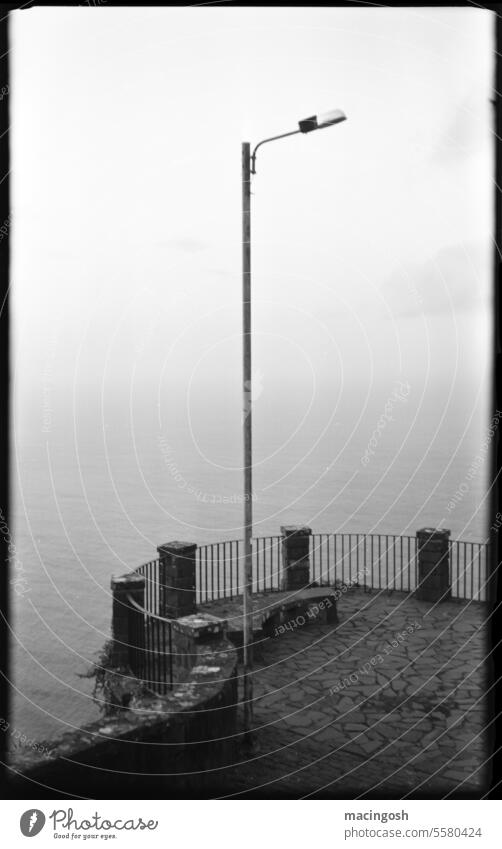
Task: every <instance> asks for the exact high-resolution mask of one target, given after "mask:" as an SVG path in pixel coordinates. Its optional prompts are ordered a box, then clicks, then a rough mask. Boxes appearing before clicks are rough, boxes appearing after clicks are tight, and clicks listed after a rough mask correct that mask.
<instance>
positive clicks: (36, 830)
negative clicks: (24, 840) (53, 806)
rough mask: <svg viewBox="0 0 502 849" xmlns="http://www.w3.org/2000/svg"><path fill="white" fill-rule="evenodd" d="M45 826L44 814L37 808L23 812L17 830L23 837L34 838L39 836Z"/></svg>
mask: <svg viewBox="0 0 502 849" xmlns="http://www.w3.org/2000/svg"><path fill="white" fill-rule="evenodd" d="M44 825H45V814H44V813H42V811H39V810H38V808H30V810H29V811H25V812H24V814H23V815H22V817H21V819H20V820H19V828H20V829H21V832H22V833H23V834H24V836H25V837H35V834H40V832H41V831H42V829H43V827H44Z"/></svg>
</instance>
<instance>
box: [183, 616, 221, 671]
mask: <svg viewBox="0 0 502 849" xmlns="http://www.w3.org/2000/svg"><path fill="white" fill-rule="evenodd" d="M171 627H172V631H173V654H174V657H173V680H174V681H184V680H186V675H187V672H189V671H190V670H192V669H193V668H194V667H195V668H197V667H198V666H199V665H200V673H201V675H204V674H205V673H207V672H208V671H215V665H218V652H217V651H216V652H215V653H214V655H213V654H212V653H211V643H214V644H215V645H217V644H218V643H220V641H221V640H222V639H223V637H224V636H225V633H226V630H227V620H226V619H219V618H218V617H217V616H212V615H211V614H210V613H194V614H191V615H190V616H182V617H181V618H180V619H177V620H176V621H175V622H173V623H172V625H171ZM213 661H214V664H215V665H213Z"/></svg>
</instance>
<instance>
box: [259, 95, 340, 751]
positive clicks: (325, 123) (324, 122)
mask: <svg viewBox="0 0 502 849" xmlns="http://www.w3.org/2000/svg"><path fill="white" fill-rule="evenodd" d="M345 120H346V116H345V115H344V113H343V112H342V111H341V110H340V109H335V110H333V111H332V112H327V113H325V114H324V115H319V116H318V115H313V116H312V117H310V118H305V119H304V120H303V121H299V122H298V129H297V130H292V131H291V132H289V133H282V135H280V136H272V137H271V138H269V139H263V141H261V142H259V143H258V144H257V145H256V147H255V148H254V150H253V153H252V154H251V152H250V151H251V148H250V144H249V142H243V143H242V401H243V430H244V587H243V594H242V601H243V604H242V608H243V609H242V616H243V629H242V630H243V663H244V670H243V683H244V734H245V737H246V738H248V740H249V735H250V732H251V726H252V721H253V679H252V668H253V607H252V589H253V550H252V537H253V499H252V485H253V451H252V426H251V425H252V395H251V391H252V382H251V175H252V174H256V152H257V150H258V148H259V147H261V145H262V144H266V143H267V142H271V141H276V140H277V139H284V138H286V137H287V136H294V135H296V134H297V133H310V132H312V131H313V130H322V129H324V128H325V127H330V126H332V125H333V124H339V123H340V122H341V121H345Z"/></svg>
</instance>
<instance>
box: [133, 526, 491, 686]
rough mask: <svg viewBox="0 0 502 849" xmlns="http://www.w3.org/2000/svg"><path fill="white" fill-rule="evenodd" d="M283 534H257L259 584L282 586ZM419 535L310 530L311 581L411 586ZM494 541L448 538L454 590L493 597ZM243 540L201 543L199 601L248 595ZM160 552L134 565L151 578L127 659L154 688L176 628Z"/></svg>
mask: <svg viewBox="0 0 502 849" xmlns="http://www.w3.org/2000/svg"><path fill="white" fill-rule="evenodd" d="M282 541H283V538H282V537H281V536H266V537H256V538H254V539H253V541H252V544H253V587H252V590H253V592H254V593H256V592H265V591H270V590H272V591H273V590H279V589H280V582H281V571H282V550H281V549H282ZM417 554H418V551H417V539H416V537H414V536H400V535H396V534H351V533H320V534H312V535H311V536H310V583H311V584H316V585H318V586H321V587H322V586H334V585H336V584H343V585H346V586H359V587H361V588H362V589H364V590H365V591H369V590H375V589H376V590H381V591H385V592H394V591H398V592H412V591H413V590H415V589H416V588H417V572H418V568H417ZM488 554H489V548H488V545H487V544H485V543H481V542H466V541H463V540H451V541H450V543H449V561H450V579H451V594H452V597H453V598H460V599H471V600H474V601H487V600H488V599H489V597H490V590H489V586H488V581H489V559H488ZM243 561H244V544H243V541H242V540H226V541H224V542H216V543H208V544H207V545H201V546H199V547H198V548H197V552H196V563H195V583H196V603H197V604H203V603H204V602H207V601H214V600H218V599H223V598H234V597H235V596H239V595H242V587H243V577H244V562H243ZM159 562H160V561H159V560H158V559H156V560H150V561H149V562H148V563H144V564H143V565H142V566H139V567H138V568H137V569H136V570H135V571H136V572H137V573H138V574H139V575H142V576H143V577H144V578H145V596H144V607H142V606H141V605H139V604H138V603H137V602H136V601H135V600H134V599H133V598H132V596H128V597H127V598H128V606H129V613H128V616H129V646H128V656H129V665H130V667H131V670H132V672H133V673H134V674H135V675H136V676H137V677H138V678H139V679H141V680H143V681H144V682H145V685H146V686H147V687H148V688H149V689H150V690H153V691H154V692H156V693H159V694H161V695H162V694H165V693H167V692H168V690H169V689H171V688H172V686H173V661H174V660H175V657H174V653H173V635H172V625H171V620H170V619H168V618H167V617H164V616H162V615H161V613H162V610H163V606H164V605H163V601H162V593H163V591H164V588H163V587H161V586H160V568H159Z"/></svg>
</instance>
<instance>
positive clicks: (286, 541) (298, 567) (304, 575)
mask: <svg viewBox="0 0 502 849" xmlns="http://www.w3.org/2000/svg"><path fill="white" fill-rule="evenodd" d="M311 533H312V529H311V528H307V527H305V526H304V525H285V526H284V525H283V526H282V527H281V536H282V545H281V548H282V573H281V589H283V590H299V589H302V588H303V589H305V587H308V585H309V584H310V535H311Z"/></svg>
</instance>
